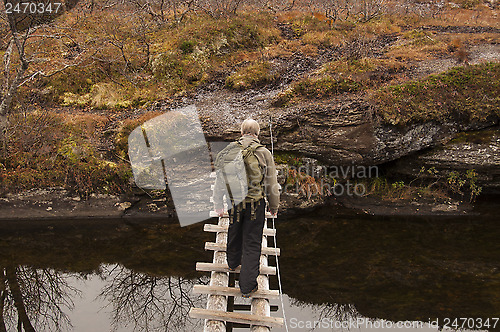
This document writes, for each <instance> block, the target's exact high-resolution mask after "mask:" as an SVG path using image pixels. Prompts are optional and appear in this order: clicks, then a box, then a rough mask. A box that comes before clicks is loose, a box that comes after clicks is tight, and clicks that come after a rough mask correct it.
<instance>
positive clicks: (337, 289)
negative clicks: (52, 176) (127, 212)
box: [0, 198, 500, 332]
mask: <svg viewBox="0 0 500 332" xmlns="http://www.w3.org/2000/svg"><path fill="white" fill-rule="evenodd" d="M499 208H500V204H499V202H498V199H497V198H493V199H487V200H484V201H483V202H480V203H479V204H478V207H477V212H478V214H477V215H474V216H469V217H426V218H422V217H420V218H416V217H412V218H410V217H371V216H366V215H356V214H354V213H352V212H349V211H345V210H344V211H342V210H337V209H334V208H332V207H325V208H322V209H320V210H318V211H315V212H314V213H311V214H309V215H302V216H296V217H287V218H284V217H283V218H280V219H279V221H278V222H277V224H276V227H277V229H278V246H279V247H280V248H281V253H282V256H281V257H280V261H279V262H280V267H281V277H282V286H283V292H284V294H285V296H284V303H285V313H286V316H287V322H288V328H289V331H308V330H310V329H309V327H312V326H313V324H314V322H315V321H316V322H320V323H321V324H320V325H319V326H318V327H317V328H316V331H340V330H343V331H346V330H353V331H358V330H362V331H364V330H370V328H371V327H377V326H379V327H389V326H391V325H393V326H394V329H396V327H395V324H396V322H400V324H402V323H403V322H406V325H407V328H405V330H415V331H435V330H437V329H436V328H435V327H432V326H429V325H428V324H427V325H425V326H424V328H421V327H418V325H413V326H414V328H413V329H410V328H408V327H409V325H410V322H428V321H429V320H431V321H433V322H434V321H435V320H436V319H439V322H440V323H446V322H447V320H446V319H449V320H450V325H451V324H452V323H453V320H454V319H455V318H470V319H472V318H474V319H475V322H476V323H475V324H472V323H471V321H470V320H469V321H468V322H467V323H466V324H471V325H469V326H478V324H479V323H478V322H483V329H484V330H487V329H488V328H486V327H487V326H484V323H485V322H486V319H488V318H490V321H489V322H490V325H493V323H494V322H495V321H494V320H493V319H492V318H495V317H499V315H500V241H499V238H500V224H499V221H498V220H499V219H500V218H498V214H499V212H498V211H499ZM210 222H215V220H212V221H210ZM202 229H203V225H202V223H200V224H197V225H193V226H189V227H184V228H181V227H179V226H178V224H176V223H175V221H172V220H170V221H169V220H132V219H130V220H123V219H122V220H66V221H12V222H2V223H0V232H1V233H0V304H1V303H3V307H2V306H0V313H3V314H2V315H1V316H2V317H3V322H2V321H0V331H1V330H2V324H5V325H6V327H7V331H17V325H18V320H19V321H21V322H22V324H24V326H25V330H28V329H29V326H30V325H31V326H33V327H34V329H35V330H36V331H57V330H61V331H69V330H73V331H82V332H87V331H89V332H90V331H93V332H101V331H102V332H105V331H112V330H116V331H201V330H202V325H201V324H202V322H201V321H197V320H191V319H189V318H188V317H187V313H188V311H189V308H190V307H192V306H196V307H204V306H205V301H206V296H205V295H202V296H199V295H196V294H193V293H192V292H191V288H192V286H193V285H194V284H200V283H207V282H208V278H207V276H208V274H203V273H197V272H196V271H195V264H196V262H198V261H205V262H209V261H211V257H212V252H205V251H204V250H203V247H204V242H205V241H214V238H215V235H214V234H213V233H205V232H203V231H202ZM270 261H271V262H270V263H271V265H275V264H274V260H273V259H270ZM4 285H5V286H4ZM271 288H273V289H277V288H278V282H277V278H276V277H271ZM2 300H3V302H1V301H2ZM240 303H243V302H242V301H241V300H240ZM273 303H274V304H279V301H274V302H273ZM280 307H281V304H280ZM273 314H274V315H277V316H281V315H282V311H281V310H280V311H278V312H276V313H273ZM19 318H20V319H19ZM364 318H370V319H374V320H373V321H370V322H368V321H367V320H363V319H364ZM358 320H359V321H358ZM348 322H351V325H350V326H349V325H347V323H348ZM353 322H359V324H358V325H355V324H354V323H353ZM458 322H459V323H460V321H458ZM342 323H344V325H342ZM377 324H378V325H377ZM382 324H385V325H382ZM413 324H417V323H413ZM460 324H462V323H460ZM71 326H72V327H71ZM465 327H467V325H465ZM499 329H500V322H498V324H497V326H496V329H495V330H499ZM489 330H494V329H493V328H491V327H490V329H489ZM235 331H237V330H235ZM273 331H285V329H284V328H283V329H273Z"/></svg>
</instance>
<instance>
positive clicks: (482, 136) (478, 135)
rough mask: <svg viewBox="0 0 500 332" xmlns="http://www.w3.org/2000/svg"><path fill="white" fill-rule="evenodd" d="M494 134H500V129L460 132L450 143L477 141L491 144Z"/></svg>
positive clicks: (477, 142)
mask: <svg viewBox="0 0 500 332" xmlns="http://www.w3.org/2000/svg"><path fill="white" fill-rule="evenodd" d="M493 136H500V130H498V129H491V130H478V131H467V132H462V133H458V134H457V135H455V138H454V139H453V140H451V141H450V142H449V144H454V143H476V144H489V143H490V142H491V139H492V138H493Z"/></svg>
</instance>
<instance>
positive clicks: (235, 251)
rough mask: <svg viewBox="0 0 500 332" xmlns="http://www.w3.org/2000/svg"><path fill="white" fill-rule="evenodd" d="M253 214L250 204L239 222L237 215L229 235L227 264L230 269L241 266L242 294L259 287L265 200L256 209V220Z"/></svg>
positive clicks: (234, 217)
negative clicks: (258, 278) (258, 277)
mask: <svg viewBox="0 0 500 332" xmlns="http://www.w3.org/2000/svg"><path fill="white" fill-rule="evenodd" d="M255 204H257V203H255ZM251 212H252V211H251V206H250V203H247V204H246V207H245V209H244V210H243V211H241V212H240V218H239V219H240V220H239V222H238V221H236V220H237V218H236V213H235V214H234V216H233V221H232V223H231V224H230V225H229V230H228V234H227V263H228V265H229V267H230V268H236V267H238V265H240V264H241V272H240V278H239V282H240V290H241V292H242V293H249V292H250V291H252V290H253V289H254V288H255V287H256V286H257V276H258V275H259V273H260V272H259V266H260V253H261V249H262V232H263V229H264V221H265V212H266V203H265V201H264V199H262V200H260V201H259V204H258V206H256V208H255V219H254V220H252V218H251Z"/></svg>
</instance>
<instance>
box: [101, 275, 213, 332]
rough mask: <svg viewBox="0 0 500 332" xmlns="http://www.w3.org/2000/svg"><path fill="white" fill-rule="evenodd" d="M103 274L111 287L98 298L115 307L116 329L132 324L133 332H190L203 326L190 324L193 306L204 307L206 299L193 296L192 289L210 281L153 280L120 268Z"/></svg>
mask: <svg viewBox="0 0 500 332" xmlns="http://www.w3.org/2000/svg"><path fill="white" fill-rule="evenodd" d="M104 273H105V276H104V277H105V279H106V280H109V283H108V284H107V285H106V286H105V287H104V288H103V289H102V291H101V294H100V295H99V297H101V298H104V299H105V300H106V302H109V304H108V306H112V309H113V310H112V324H113V327H114V328H115V329H117V328H118V327H119V326H128V325H130V324H133V326H134V331H187V330H196V327H199V326H200V324H201V323H202V322H200V321H199V320H191V319H190V318H189V315H188V312H189V309H190V308H191V307H193V306H196V307H202V306H204V301H205V300H204V298H205V296H203V295H195V294H193V293H192V288H193V285H195V284H206V283H207V279H194V280H190V279H185V278H182V277H172V276H153V275H148V274H143V273H139V272H135V271H133V270H129V269H127V268H125V267H123V266H120V265H116V266H114V267H112V268H109V269H108V270H107V271H105V272H104ZM187 326H190V328H189V329H188V328H187Z"/></svg>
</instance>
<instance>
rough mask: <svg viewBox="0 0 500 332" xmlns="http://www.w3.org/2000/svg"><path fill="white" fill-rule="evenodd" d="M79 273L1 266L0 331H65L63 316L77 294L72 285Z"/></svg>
mask: <svg viewBox="0 0 500 332" xmlns="http://www.w3.org/2000/svg"><path fill="white" fill-rule="evenodd" d="M75 278H76V279H79V278H81V277H80V275H79V274H76V273H73V274H68V273H62V272H58V271H55V270H52V269H35V268H33V267H28V266H5V267H2V266H0V331H2V332H4V331H8V330H9V331H10V330H12V329H14V326H16V327H17V331H23V330H24V331H27V332H33V331H36V330H42V331H64V330H67V329H68V328H70V327H71V322H70V320H69V318H68V316H67V314H66V312H67V311H69V310H72V309H73V307H74V303H73V298H74V297H75V296H79V295H80V291H79V290H78V289H76V288H75V287H74V286H72V285H71V284H70V283H72V282H73V281H74V280H75Z"/></svg>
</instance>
